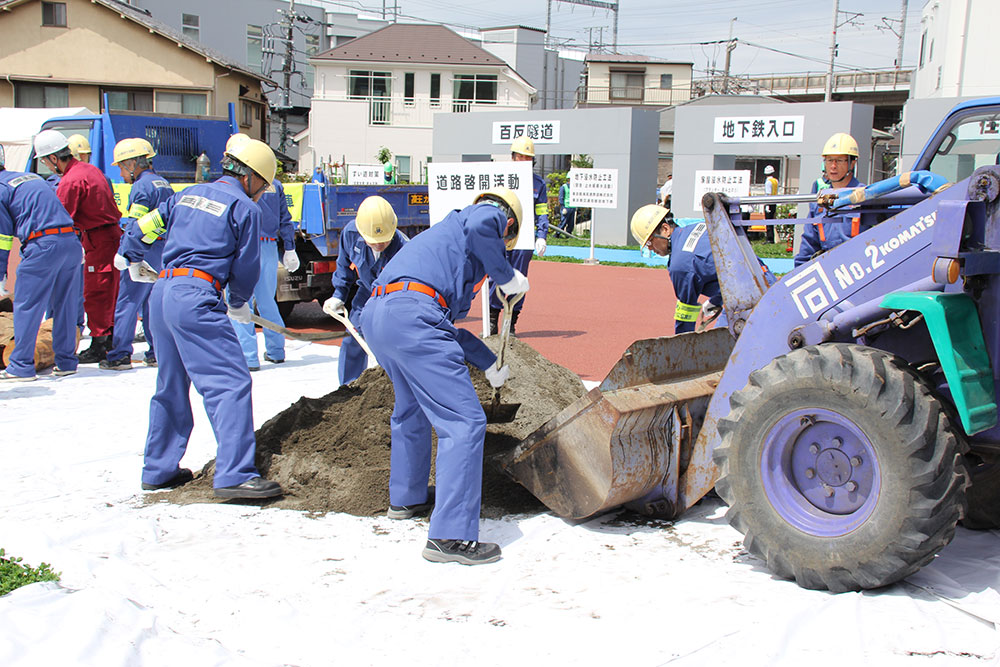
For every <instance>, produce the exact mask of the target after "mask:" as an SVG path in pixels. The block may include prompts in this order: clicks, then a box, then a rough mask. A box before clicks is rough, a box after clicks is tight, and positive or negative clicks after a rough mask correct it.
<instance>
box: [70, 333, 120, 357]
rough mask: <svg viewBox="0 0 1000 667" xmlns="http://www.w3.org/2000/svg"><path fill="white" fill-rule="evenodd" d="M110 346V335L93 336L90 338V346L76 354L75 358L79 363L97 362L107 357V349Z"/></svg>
mask: <svg viewBox="0 0 1000 667" xmlns="http://www.w3.org/2000/svg"><path fill="white" fill-rule="evenodd" d="M110 347H111V336H110V334H109V335H107V336H93V337H92V338H91V339H90V347H88V348H87V349H86V350H84V351H83V352H81V353H80V354H78V355H76V359H77V361H78V362H79V363H81V364H97V363H100V362H102V361H104V360H105V359H107V357H108V349H110Z"/></svg>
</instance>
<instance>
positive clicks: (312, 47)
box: [302, 35, 319, 90]
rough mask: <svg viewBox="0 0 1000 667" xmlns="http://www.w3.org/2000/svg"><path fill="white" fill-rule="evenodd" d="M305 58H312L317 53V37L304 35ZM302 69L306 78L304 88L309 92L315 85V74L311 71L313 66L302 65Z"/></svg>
mask: <svg viewBox="0 0 1000 667" xmlns="http://www.w3.org/2000/svg"><path fill="white" fill-rule="evenodd" d="M305 37H306V56H307V57H312V56H314V55H315V54H317V53H319V35H306V36H305ZM302 68H303V69H304V70H305V77H306V88H309V89H310V90H311V89H313V88H314V87H315V85H316V79H315V77H316V73H315V71H314V70H313V66H312V65H310V64H309V63H304V64H303V66H302Z"/></svg>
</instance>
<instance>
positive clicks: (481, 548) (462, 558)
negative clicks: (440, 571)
mask: <svg viewBox="0 0 1000 667" xmlns="http://www.w3.org/2000/svg"><path fill="white" fill-rule="evenodd" d="M423 557H424V558H426V559H427V560H429V561H431V562H432V563H461V564H462V565H485V564H486V563H495V562H496V561H498V560H500V547H499V546H498V545H496V544H493V543H492V542H470V541H466V540H437V539H430V540H427V546H425V547H424V551H423Z"/></svg>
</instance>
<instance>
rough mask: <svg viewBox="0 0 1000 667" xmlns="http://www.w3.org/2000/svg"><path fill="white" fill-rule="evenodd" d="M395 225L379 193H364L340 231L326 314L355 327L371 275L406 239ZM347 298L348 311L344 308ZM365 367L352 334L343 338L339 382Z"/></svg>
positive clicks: (375, 275)
mask: <svg viewBox="0 0 1000 667" xmlns="http://www.w3.org/2000/svg"><path fill="white" fill-rule="evenodd" d="M396 227H397V219H396V212H395V211H393V210H392V205H390V204H389V202H388V201H386V200H385V199H383V198H382V197H379V196H378V195H373V196H371V197H367V198H365V200H364V201H363V202H361V205H360V206H358V215H357V217H355V219H354V220H351V221H350V222H349V223H347V225H345V226H344V229H343V231H341V232H340V248H339V251H338V253H337V270H336V271H334V273H333V296H331V297H330V298H329V299H327V300H326V302H324V303H323V310H324V311H325V312H326V313H327V314H329V315H330V317H335V316H339V317H350V319H351V323H352V324H353V325H354V326H355V328H357V327H358V326H359V325H360V324H361V314H362V313H363V312H364V308H365V304H366V303H367V302H368V298H369V297H370V296H371V293H372V288H373V286H374V285H375V279H376V278H378V276H379V274H380V273H381V272H382V269H384V268H385V265H386V264H387V263H388V262H389V260H390V259H392V258H393V257H395V256H396V253H397V252H399V249H400V248H402V247H403V244H404V243H406V241H407V238H406V235H405V234H403V232H401V231H399V230H398V229H396ZM355 287H356V288H357V289H356V290H355V291H354V297H353V298H351V290H352V289H355ZM349 298H350V302H351V303H350V313H348V310H347V300H348V299H349ZM359 332H360V329H359ZM362 335H364V334H363V333H362ZM367 367H368V355H367V354H366V353H365V351H364V350H363V349H362V348H361V346H360V345H359V344H358V342H357V341H355V340H354V337H353V336H348V337H347V338H345V339H344V341H343V342H342V343H341V344H340V357H339V358H338V360H337V375H338V377H339V378H340V384H348V383H351V382H354V381H355V380H356V379H358V376H359V375H361V373H363V372H364V370H365V368H367Z"/></svg>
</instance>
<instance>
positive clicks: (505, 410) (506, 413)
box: [483, 403, 521, 424]
mask: <svg viewBox="0 0 1000 667" xmlns="http://www.w3.org/2000/svg"><path fill="white" fill-rule="evenodd" d="M520 407H521V404H520V403H484V404H483V412H485V413H486V423H487V424H508V423H510V422H512V421H514V418H515V417H516V416H517V410H518V408H520Z"/></svg>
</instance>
